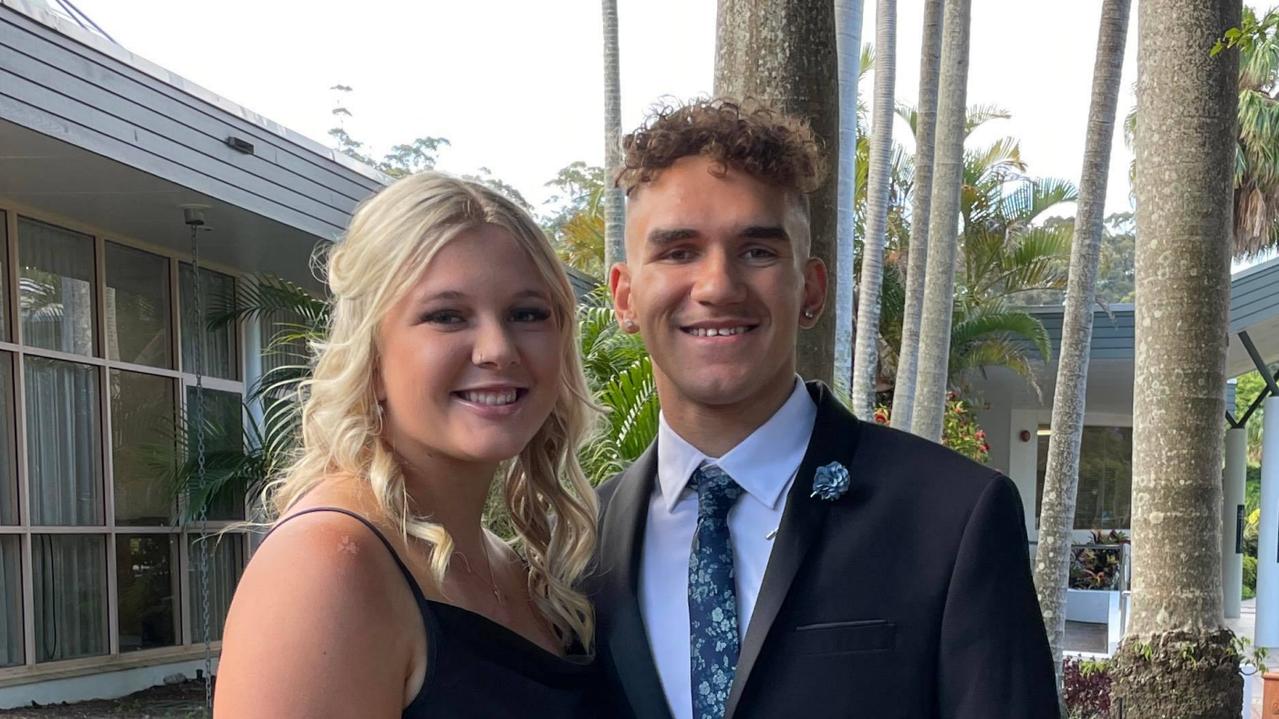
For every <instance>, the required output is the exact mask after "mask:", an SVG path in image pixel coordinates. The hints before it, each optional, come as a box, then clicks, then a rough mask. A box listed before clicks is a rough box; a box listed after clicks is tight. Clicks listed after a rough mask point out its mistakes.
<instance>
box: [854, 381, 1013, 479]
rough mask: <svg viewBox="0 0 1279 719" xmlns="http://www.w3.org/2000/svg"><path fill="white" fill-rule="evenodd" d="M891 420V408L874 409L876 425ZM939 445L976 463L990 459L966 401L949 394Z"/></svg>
mask: <svg viewBox="0 0 1279 719" xmlns="http://www.w3.org/2000/svg"><path fill="white" fill-rule="evenodd" d="M891 418H892V408H890V407H888V406H886V405H879V406H878V407H876V408H875V416H874V421H875V423H876V424H883V425H887V424H889V423H890V421H891ZM941 443H942V444H943V445H944V446H946V447H950V448H951V449H953V450H955V451H956V452H959V453H960V454H962V455H964V456H965V457H968V458H969V459H972V460H975V461H977V462H982V463H985V462H986V460H987V459H988V458H989V457H990V444H989V443H988V442H987V441H986V430H984V429H982V428H981V425H979V424H977V417H976V416H975V415H974V414H973V411H972V408H971V406H970V405H969V403H968V402H967V401H966V400H963V399H960V398H959V397H957V396H956V395H955V393H954V392H951V393H950V394H949V395H948V396H947V398H946V414H945V415H944V417H943V423H942V437H941Z"/></svg>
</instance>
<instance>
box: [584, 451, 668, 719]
mask: <svg viewBox="0 0 1279 719" xmlns="http://www.w3.org/2000/svg"><path fill="white" fill-rule="evenodd" d="M656 476H657V443H656V442H654V443H653V444H652V445H650V446H649V448H648V449H647V450H646V451H645V452H644V454H642V455H640V457H639V458H638V459H636V460H635V462H634V463H633V464H632V465H631V466H630V468H628V469H627V470H626V471H625V472H624V473H623V474H622V476H621V477H619V478H618V479H617V489H616V491H615V492H614V494H613V497H612V500H611V501H610V502H609V504H608V509H607V511H606V513H605V515H604V522H603V524H602V525H601V527H600V559H601V567H600V569H601V571H602V572H603V576H602V577H601V578H600V580H601V587H602V590H603V591H602V594H603V596H602V597H601V601H600V602H599V608H600V610H601V611H602V612H606V613H607V616H606V617H601V619H602V620H606V622H605V623H606V626H607V628H606V630H605V631H606V633H607V634H606V637H605V639H606V642H607V644H608V651H609V653H610V654H611V658H612V663H613V666H614V667H615V669H616V671H617V675H618V679H619V681H620V682H621V684H622V687H623V689H624V690H625V692H626V698H627V700H628V702H629V704H630V706H631V708H632V709H633V710H634V712H635V716H637V717H644V719H648V718H649V717H653V718H669V717H670V715H671V714H670V708H669V707H668V706H667V705H666V694H665V692H663V691H662V684H661V680H660V679H659V678H658V676H657V666H656V664H655V663H654V661H653V652H652V650H651V649H650V648H649V646H648V633H647V631H646V630H645V629H644V619H643V616H642V615H641V614H640V607H639V593H638V589H639V580H638V577H639V562H640V548H641V547H642V546H643V541H644V526H645V524H646V523H647V518H648V503H649V497H650V496H651V494H652V491H653V482H654V480H655V478H656Z"/></svg>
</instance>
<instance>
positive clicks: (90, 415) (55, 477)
mask: <svg viewBox="0 0 1279 719" xmlns="http://www.w3.org/2000/svg"><path fill="white" fill-rule="evenodd" d="M24 374H25V384H24V386H25V389H26V405H27V407H26V418H27V470H28V474H29V477H30V485H31V497H30V503H31V521H32V523H33V524H35V525H45V526H48V525H100V524H102V523H103V515H104V514H105V513H104V512H103V509H102V430H101V428H100V426H99V425H100V422H99V419H98V418H99V416H100V414H99V398H98V370H97V368H96V367H91V366H88V365H82V364H78V363H75V362H61V361H58V360H51V359H45V358H43V357H32V356H27V358H26V360H25V369H24Z"/></svg>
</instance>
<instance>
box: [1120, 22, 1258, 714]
mask: <svg viewBox="0 0 1279 719" xmlns="http://www.w3.org/2000/svg"><path fill="white" fill-rule="evenodd" d="M1138 12H1139V15H1138V17H1139V19H1138V49H1137V77H1138V87H1137V130H1136V135H1135V137H1136V142H1135V154H1136V167H1137V174H1136V182H1135V188H1136V195H1137V252H1136V254H1137V262H1136V270H1137V289H1136V297H1137V316H1136V369H1135V378H1134V381H1135V384H1136V386H1137V387H1139V388H1140V391H1138V392H1137V393H1136V397H1135V399H1134V402H1133V461H1132V475H1133V477H1132V499H1133V502H1132V504H1133V526H1132V529H1133V537H1132V541H1133V593H1132V615H1131V619H1130V621H1129V624H1128V633H1127V636H1126V637H1125V639H1124V642H1123V644H1122V646H1121V647H1120V650H1119V652H1118V655H1117V657H1116V664H1115V668H1114V677H1115V684H1114V689H1113V694H1114V696H1115V697H1116V698H1117V699H1119V700H1122V701H1123V704H1124V710H1125V712H1126V714H1125V716H1128V717H1132V718H1133V719H1141V718H1143V717H1165V716H1169V717H1171V716H1175V717H1178V718H1179V719H1210V718H1211V719H1217V718H1220V719H1226V718H1227V717H1237V716H1238V715H1239V706H1240V700H1241V688H1242V679H1241V678H1240V676H1239V668H1238V655H1237V652H1236V651H1235V649H1234V648H1233V647H1232V645H1231V638H1232V636H1233V635H1232V634H1231V633H1230V631H1229V630H1227V629H1225V628H1224V626H1223V625H1224V620H1223V618H1222V605H1221V543H1220V538H1221V516H1220V511H1221V510H1220V507H1221V461H1222V436H1223V424H1222V419H1221V418H1222V414H1223V412H1224V411H1225V399H1224V388H1225V383H1226V372H1225V364H1226V333H1227V328H1228V324H1227V319H1228V312H1229V302H1230V250H1231V243H1230V228H1231V192H1232V176H1233V169H1234V167H1233V163H1234V152H1235V141H1236V138H1237V135H1236V131H1235V127H1236V121H1237V117H1236V106H1237V101H1238V96H1237V87H1238V76H1237V74H1236V73H1237V69H1238V52H1237V51H1236V50H1228V51H1226V52H1223V53H1221V54H1219V55H1217V56H1216V57H1213V56H1212V55H1211V52H1210V51H1211V49H1212V46H1213V43H1214V42H1215V40H1216V39H1217V38H1219V37H1221V36H1222V34H1223V33H1224V32H1225V31H1226V29H1228V28H1231V27H1236V26H1238V25H1239V20H1240V12H1241V8H1240V0H1143V2H1141V4H1140V6H1139V10H1138ZM1188 658H1189V660H1188Z"/></svg>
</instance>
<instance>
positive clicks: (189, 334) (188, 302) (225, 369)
mask: <svg viewBox="0 0 1279 719" xmlns="http://www.w3.org/2000/svg"><path fill="white" fill-rule="evenodd" d="M179 274H180V279H179V281H180V284H181V285H182V294H181V301H182V302H181V304H182V371H183V372H192V373H194V372H195V365H196V354H195V353H196V349H197V347H199V346H202V347H203V350H204V355H203V374H206V375H210V376H213V377H221V378H222V379H239V378H240V377H239V370H240V367H239V364H240V363H239V362H238V361H237V357H238V354H237V353H238V352H239V348H238V346H237V345H236V324H235V323H234V322H231V323H227V324H224V325H222V326H220V327H218V329H215V330H214V329H209V327H208V322H207V321H208V320H210V319H216V318H217V317H218V316H219V315H226V313H227V312H229V311H231V310H232V309H233V308H234V307H235V280H234V279H232V278H231V277H229V276H227V275H224V274H221V273H219V272H212V271H210V270H205V269H201V270H200V297H201V300H202V302H203V308H204V316H205V320H206V323H205V326H204V327H203V328H201V327H199V323H198V322H197V320H196V307H195V294H194V286H193V284H192V280H193V279H194V274H193V273H192V272H191V265H188V264H185V263H184V264H183V265H182V266H181V268H180V269H179ZM198 338H203V340H204V342H203V343H202V345H200V344H198V343H197V339H198Z"/></svg>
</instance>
